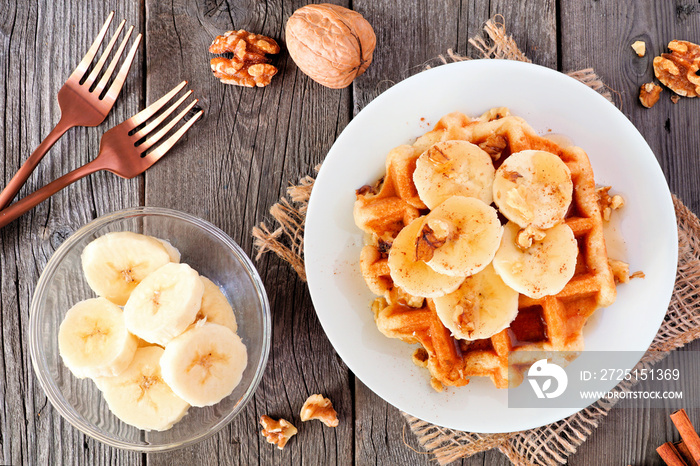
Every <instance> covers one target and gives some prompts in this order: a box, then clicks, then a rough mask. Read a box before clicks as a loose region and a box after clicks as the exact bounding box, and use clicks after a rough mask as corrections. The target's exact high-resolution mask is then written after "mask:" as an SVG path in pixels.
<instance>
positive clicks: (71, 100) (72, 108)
mask: <svg viewBox="0 0 700 466" xmlns="http://www.w3.org/2000/svg"><path fill="white" fill-rule="evenodd" d="M113 17H114V12H113V11H112V12H111V13H110V14H109V16H108V17H107V21H105V23H104V25H103V26H102V29H101V30H100V33H99V34H98V35H97V38H95V41H94V42H93V43H92V45H91V46H90V49H89V50H88V51H87V53H86V54H85V56H84V57H83V59H82V60H81V62H80V63H79V64H78V67H77V68H76V69H75V70H74V71H73V73H72V74H71V75H70V77H69V78H68V80H67V81H66V82H65V84H64V85H63V87H61V89H60V90H59V91H58V104H59V106H60V107H61V119H60V120H59V121H58V123H57V124H56V127H55V128H54V129H53V130H51V132H50V133H49V134H48V136H46V138H45V139H44V140H43V141H42V142H41V144H39V147H37V148H36V150H35V151H34V152H33V153H32V155H30V156H29V158H28V159H27V161H26V162H24V164H23V165H22V166H21V167H20V169H19V170H18V171H17V173H15V175H14V176H13V177H12V179H11V180H10V182H9V183H8V184H7V186H5V189H3V190H2V192H1V193H0V209H2V208H4V207H6V206H7V205H8V204H9V203H10V202H11V201H12V199H14V197H15V196H16V195H17V193H18V192H19V190H20V189H21V188H22V185H24V183H25V182H26V181H27V179H28V178H29V175H31V173H32V171H34V168H36V166H37V164H38V163H39V161H40V160H41V159H42V158H43V157H44V154H46V153H47V152H48V151H49V149H50V148H51V146H53V145H54V144H55V143H56V141H58V139H59V138H60V137H61V136H62V135H63V133H65V132H66V131H68V130H69V129H70V128H73V127H74V126H97V125H99V124H100V123H102V122H103V121H104V119H105V118H106V117H107V114H108V113H109V111H110V110H112V107H113V106H114V101H115V100H117V96H118V95H119V92H120V91H121V89H122V87H123V85H124V81H125V79H126V75H127V74H128V73H129V69H130V68H131V64H132V63H133V61H134V56H135V55H136V49H137V48H138V46H139V44H140V42H141V34H139V35H138V36H136V40H135V41H134V44H133V45H132V46H131V49H130V50H129V53H128V54H127V56H126V58H125V59H124V63H123V64H122V66H121V68H120V69H119V72H118V73H117V75H116V76H115V78H114V81H113V82H112V85H111V86H109V89H108V90H107V93H106V94H105V95H104V97H101V94H102V93H103V91H104V90H105V87H106V86H107V83H108V82H109V80H110V78H111V77H112V73H113V72H114V69H115V68H116V67H117V63H118V61H119V58H120V57H121V56H122V53H123V52H124V49H125V48H126V44H127V42H128V40H129V37H131V33H132V31H133V30H134V27H133V26H131V27H129V29H128V30H127V32H126V37H124V39H123V40H122V42H121V44H119V47H118V48H117V51H116V52H115V54H114V58H112V61H111V62H110V63H109V66H107V69H106V70H105V72H104V74H103V75H102V78H101V79H100V80H99V82H98V83H97V85H96V86H95V88H94V89H91V87H93V85H94V83H95V80H96V79H97V76H98V75H99V73H100V71H102V67H103V66H104V64H105V63H106V62H107V57H108V56H109V53H110V52H111V51H112V49H113V48H114V44H116V42H117V39H118V38H119V35H120V34H121V32H122V29H123V28H124V24H125V22H126V21H125V20H123V21H122V22H121V23H120V24H119V26H118V27H117V31H116V32H115V33H114V35H113V36H112V38H111V39H110V41H109V43H108V44H107V47H106V48H105V50H104V52H102V55H101V56H100V58H99V59H98V60H97V63H96V64H95V66H94V68H93V69H92V71H91V72H90V74H89V75H88V76H87V78H86V79H85V81H83V82H82V83H81V81H82V80H83V78H85V75H86V73H87V70H88V68H89V67H90V63H92V60H93V59H94V58H95V55H96V54H97V49H99V48H100V44H101V43H102V41H103V39H104V37H105V34H106V33H107V28H108V27H109V25H110V23H111V22H112V18H113Z"/></svg>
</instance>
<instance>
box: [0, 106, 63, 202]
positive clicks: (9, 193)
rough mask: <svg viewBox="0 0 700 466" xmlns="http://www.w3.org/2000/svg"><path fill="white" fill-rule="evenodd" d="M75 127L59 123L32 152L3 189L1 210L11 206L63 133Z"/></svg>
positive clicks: (61, 121)
mask: <svg viewBox="0 0 700 466" xmlns="http://www.w3.org/2000/svg"><path fill="white" fill-rule="evenodd" d="M73 126H75V125H72V124H69V123H65V122H64V120H63V118H61V119H60V120H59V121H58V123H57V124H56V126H55V127H54V129H52V130H51V132H50V133H49V134H48V136H46V137H45V138H44V140H43V141H41V144H39V147H37V148H36V150H35V151H34V152H32V155H30V156H29V158H28V159H27V160H26V161H25V162H24V164H22V166H21V167H20V169H19V170H17V173H15V175H14V176H13V177H12V179H11V180H10V182H9V183H7V186H5V189H3V190H2V192H1V193H0V209H4V208H5V207H7V206H8V205H9V204H10V202H12V199H14V198H15V196H16V195H17V193H18V192H19V190H20V189H21V188H22V186H24V183H26V182H27V179H28V178H29V175H31V174H32V172H33V171H34V169H35V168H36V166H37V165H38V164H39V161H40V160H41V159H42V158H43V157H44V155H45V154H46V153H47V152H48V151H49V149H51V146H53V145H54V144H55V143H56V141H58V139H59V138H60V137H61V136H63V133H65V132H66V131H68V130H69V129H70V128H72V127H73Z"/></svg>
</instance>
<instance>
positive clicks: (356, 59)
mask: <svg viewBox="0 0 700 466" xmlns="http://www.w3.org/2000/svg"><path fill="white" fill-rule="evenodd" d="M285 36H286V37H285V38H286V42H287V49H288V50H289V55H291V57H292V59H293V60H294V62H295V63H296V64H297V66H298V67H299V69H300V70H301V71H303V72H304V73H305V74H307V75H308V76H309V77H310V78H311V79H313V80H314V81H316V82H318V83H319V84H322V85H324V86H326V87H330V88H331V89H342V88H344V87H347V86H349V85H350V83H351V82H352V81H353V80H354V79H355V78H356V77H358V76H359V75H361V74H362V73H364V72H365V70H366V69H367V67H368V66H369V65H370V63H372V53H373V52H374V47H375V45H376V43H377V38H376V36H375V35H374V30H373V29H372V26H371V25H370V24H369V23H368V22H367V20H366V19H365V18H363V17H362V15H361V14H359V13H357V12H356V11H352V10H349V9H347V8H344V7H342V6H338V5H332V4H329V3H322V4H318V5H306V6H304V7H301V8H299V9H298V10H296V11H295V12H294V13H293V14H292V16H291V17H290V18H289V20H288V21H287V26H286V28H285Z"/></svg>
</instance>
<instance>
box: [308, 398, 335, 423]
mask: <svg viewBox="0 0 700 466" xmlns="http://www.w3.org/2000/svg"><path fill="white" fill-rule="evenodd" d="M299 415H300V416H301V420H302V421H310V420H312V419H318V420H319V421H321V422H323V423H324V424H325V425H327V426H328V427H337V426H338V413H336V412H335V409H333V403H331V400H329V399H328V398H324V397H323V395H318V394H316V395H311V396H310V397H308V398H307V399H306V402H304V406H302V407H301V413H299Z"/></svg>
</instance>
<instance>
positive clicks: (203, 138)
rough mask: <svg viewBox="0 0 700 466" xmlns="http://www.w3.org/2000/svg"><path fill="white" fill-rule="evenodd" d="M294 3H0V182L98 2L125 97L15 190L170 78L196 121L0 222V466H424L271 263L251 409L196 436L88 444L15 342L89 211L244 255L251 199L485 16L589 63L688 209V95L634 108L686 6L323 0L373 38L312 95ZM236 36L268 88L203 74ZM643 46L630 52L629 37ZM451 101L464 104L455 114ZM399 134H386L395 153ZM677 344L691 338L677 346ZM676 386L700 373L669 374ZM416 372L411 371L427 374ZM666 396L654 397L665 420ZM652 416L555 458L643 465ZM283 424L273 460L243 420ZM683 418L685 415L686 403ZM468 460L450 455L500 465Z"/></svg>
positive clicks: (86, 38) (65, 163) (691, 6)
mask: <svg viewBox="0 0 700 466" xmlns="http://www.w3.org/2000/svg"><path fill="white" fill-rule="evenodd" d="M306 3H307V2H305V1H302V0H293V1H285V0H267V1H262V0H172V1H171V2H160V1H157V0H145V1H143V2H141V1H138V0H110V1H107V2H90V3H84V2H75V1H73V2H71V1H68V0H57V1H55V2H42V3H40V4H38V5H34V4H27V3H26V2H21V1H17V0H0V82H2V83H3V84H2V85H0V109H2V112H1V113H0V137H1V138H2V143H1V144H0V167H1V171H0V176H1V177H2V178H3V183H6V182H7V181H8V180H9V179H10V178H11V176H12V174H13V173H14V171H15V170H16V169H17V168H18V167H19V165H20V164H21V162H22V161H23V160H24V159H25V158H26V157H27V156H28V154H29V153H31V151H32V150H33V149H34V148H35V147H36V146H37V145H38V144H39V142H40V141H41V139H42V138H43V137H44V136H45V135H46V134H47V133H48V132H49V131H50V129H51V128H52V127H53V125H54V124H55V122H56V121H58V117H59V114H60V113H59V108H58V105H57V102H56V98H55V95H56V92H57V91H58V89H59V88H60V86H61V84H62V82H63V81H64V80H65V78H66V77H67V76H68V74H69V73H70V71H72V69H73V68H74V67H75V66H76V64H77V63H78V61H79V59H80V58H81V57H82V55H83V54H84V53H85V51H86V50H87V48H88V46H89V44H90V42H91V41H92V39H93V38H94V36H95V35H96V33H97V31H98V29H99V27H100V25H101V24H102V22H103V20H104V18H105V17H106V16H107V14H108V12H109V11H110V10H111V9H115V10H116V17H117V18H126V19H127V21H128V23H130V24H134V25H136V27H137V29H138V30H139V31H141V32H145V35H146V41H145V44H144V46H142V53H141V54H139V56H138V58H137V60H136V63H135V64H134V67H133V69H132V72H131V74H130V76H129V79H128V80H127V83H126V86H125V88H124V91H123V94H122V96H121V97H120V99H119V100H118V102H117V105H116V106H115V109H114V110H113V111H112V113H111V114H110V115H109V117H108V119H107V121H106V122H105V123H104V124H103V125H101V126H100V127H98V128H91V129H85V128H76V129H73V130H71V131H70V132H69V133H68V134H67V135H65V136H64V138H62V139H61V141H60V142H59V143H58V144H57V145H56V146H55V147H54V148H53V149H52V150H51V151H50V152H49V154H48V155H47V156H46V158H45V160H44V161H42V163H41V165H40V166H39V168H38V170H37V171H36V173H35V174H34V175H33V176H32V177H31V178H30V180H29V183H28V184H27V185H26V186H25V188H24V189H23V191H22V192H21V194H26V193H29V192H31V191H32V190H34V189H36V188H37V187H39V186H41V185H43V184H45V183H46V182H48V181H50V180H52V179H54V178H56V177H57V176H59V175H61V174H63V173H65V172H67V171H68V170H71V169H73V168H76V167H77V166H79V165H81V164H83V163H85V162H86V161H88V160H90V159H91V158H92V157H93V156H94V155H96V153H97V151H98V147H99V138H100V136H101V134H102V132H103V131H104V130H106V129H107V128H109V127H111V126H113V125H115V124H117V123H119V122H121V121H122V120H123V119H125V118H127V117H128V116H131V115H132V114H133V113H135V112H136V111H137V110H138V109H140V108H142V107H143V106H144V105H145V104H146V103H147V102H149V103H150V102H152V101H154V100H155V99H157V98H158V97H160V96H161V95H162V94H163V93H165V92H166V91H167V90H169V89H171V88H172V87H173V86H174V85H175V84H177V83H178V82H180V81H181V80H183V79H186V80H188V81H189V87H190V88H192V89H193V90H194V94H195V96H196V97H198V98H199V99H200V102H199V104H198V106H199V107H201V108H203V109H204V110H205V116H204V118H202V119H201V120H200V121H199V122H198V123H197V124H196V125H195V127H194V128H193V129H192V130H191V131H190V132H189V133H188V134H187V136H186V137H185V138H183V140H182V141H181V142H180V143H179V144H178V145H177V146H176V147H175V148H174V149H173V150H172V151H171V152H170V153H169V154H168V155H167V156H166V157H165V158H164V159H163V160H161V161H160V162H158V163H157V164H156V165H155V166H154V167H152V168H151V169H150V170H149V171H148V172H147V174H146V175H145V176H144V177H141V178H137V179H134V180H128V181H127V180H122V179H120V178H117V177H115V176H114V175H112V174H109V173H100V174H96V175H93V176H91V177H89V178H87V179H85V180H82V181H80V182H78V183H76V184H75V185H73V186H71V187H69V188H67V189H66V190H64V191H63V192H61V193H59V194H57V195H56V196H54V197H53V198H52V199H51V200H50V201H47V202H45V203H44V204H42V205H40V206H38V207H37V208H36V209H34V210H33V211H32V212H30V213H29V214H27V215H26V216H24V217H23V218H21V219H19V220H18V221H16V222H14V223H12V224H11V225H9V226H8V227H6V228H4V229H2V230H0V277H1V279H2V281H1V282H0V348H1V350H0V351H1V354H2V356H1V357H0V400H2V408H3V409H0V464H4V463H6V464H13V465H25V464H27V465H34V464H61V463H63V464H81V465H82V464H90V465H93V464H95V465H103V464H146V463H148V464H153V465H161V464H162V465H170V464H175V465H179V464H202V465H214V464H265V465H267V464H324V465H325V464H338V465H349V464H360V465H365V464H386V465H393V464H411V465H421V464H426V465H427V464H432V463H431V457H430V456H429V455H426V454H425V452H423V451H422V448H421V447H420V446H419V445H418V444H417V441H416V439H415V437H414V436H413V434H412V433H410V431H409V429H408V427H407V424H406V422H405V419H404V418H403V416H402V415H401V413H400V412H399V411H398V410H397V409H396V408H394V407H392V406H390V405H388V404H387V403H386V402H384V401H383V400H381V399H380V398H379V397H377V395H375V394H374V393H373V392H371V391H370V390H369V389H368V388H367V387H366V386H364V385H363V384H362V383H361V382H360V381H359V380H356V379H355V377H354V375H353V374H352V373H351V372H350V371H349V370H348V369H347V367H346V366H345V365H344V364H343V362H342V361H341V360H340V359H339V358H338V357H337V355H336V354H335V352H334V351H333V348H332V346H331V344H330V343H329V341H328V339H327V338H326V336H325V334H324V332H323V330H322V328H321V326H320V324H319V322H318V319H317V318H316V315H315V312H314V310H313V306H312V303H311V299H310V297H309V294H308V291H307V287H306V285H305V284H304V283H302V282H301V281H300V280H299V279H298V278H297V277H296V275H295V274H294V272H293V271H292V270H291V269H290V268H289V267H288V266H287V265H286V264H285V263H284V262H282V261H281V260H279V259H278V258H277V257H275V256H273V255H270V254H268V255H266V256H263V257H262V258H261V259H260V260H259V261H257V262H256V266H257V267H258V270H259V272H260V275H261V277H262V279H263V281H264V283H265V286H266V288H267V291H268V295H269V298H270V304H271V308H272V317H273V338H272V349H271V353H270V359H269V362H268V366H267V369H266V371H265V375H264V377H263V380H262V382H261V384H260V387H259V389H258V391H257V393H256V395H255V397H254V399H253V401H252V402H251V403H250V404H249V405H248V406H247V407H246V409H245V410H244V411H243V413H242V414H241V415H240V416H239V417H238V418H236V419H235V420H234V421H233V422H232V423H231V424H230V425H229V426H227V427H226V428H224V429H223V430H222V431H221V432H220V433H219V434H217V435H215V436H213V437H212V438H210V439H209V440H207V441H205V442H203V443H201V444H199V445H196V446H194V447H190V448H186V449H183V450H177V451H174V452H169V453H163V454H149V455H142V454H138V453H130V452H125V451H123V450H117V449H112V448H109V447H106V446H104V445H103V444H101V443H99V442H97V441H94V440H92V439H90V438H89V437H86V436H85V435H83V434H82V433H80V432H79V431H78V430H77V429H75V428H73V427H72V426H70V425H69V424H68V423H67V422H66V421H65V420H63V419H62V418H61V417H60V416H59V415H58V414H57V413H56V411H55V410H54V409H53V408H52V407H51V405H50V403H48V402H47V398H46V396H45V395H44V393H43V391H42V389H41V388H40V387H39V386H38V382H37V379H36V377H35V376H34V374H33V370H32V368H31V361H30V357H29V353H28V346H27V330H28V321H29V307H30V304H31V298H32V294H33V290H34V287H35V285H36V282H37V280H38V277H39V275H40V273H41V270H42V269H43V268H44V266H45V264H46V262H47V261H48V259H49V258H50V256H51V255H52V253H53V252H54V251H55V249H56V248H57V247H58V246H59V245H60V244H61V243H62V242H63V241H64V240H65V239H66V238H67V237H68V236H70V234H72V233H73V232H74V231H75V230H76V229H77V228H79V227H80V226H82V225H84V224H85V223H87V222H88V221H90V220H91V219H93V218H95V217H97V216H99V215H102V214H105V213H108V212H111V211H114V210H118V209H121V208H124V207H129V206H134V205H140V204H146V205H152V206H162V207H169V208H173V209H178V210H183V211H186V212H190V213H192V214H194V215H196V216H198V217H201V218H204V219H205V220H208V221H210V222H212V223H214V224H215V225H217V226H218V227H220V228H221V229H223V230H224V231H225V232H226V233H228V234H229V235H230V236H231V237H232V238H234V239H235V240H236V241H237V242H238V243H239V244H240V245H241V246H242V247H243V249H244V250H245V251H246V252H247V253H248V254H249V255H253V254H254V252H255V251H254V250H253V246H252V238H251V235H250V231H251V228H252V227H253V226H254V225H256V224H258V223H259V222H260V221H268V222H269V220H270V216H269V214H268V209H269V207H270V206H271V205H272V204H274V203H275V202H276V201H277V200H278V198H279V197H280V196H281V195H283V194H284V193H285V190H286V188H287V186H289V185H290V184H293V183H296V182H297V180H298V179H299V178H300V177H302V176H304V175H308V174H313V173H314V172H313V167H314V166H315V165H316V164H318V163H319V162H321V161H322V160H323V159H324V157H325V154H326V152H327V151H328V150H329V148H330V147H331V145H332V144H333V142H334V141H335V139H336V137H337V136H338V135H339V134H340V132H341V131H342V130H343V128H345V126H346V125H347V124H348V122H349V121H350V120H351V119H352V117H353V115H355V114H357V113H358V112H359V111H360V110H361V109H362V108H364V107H365V106H366V105H367V104H368V103H369V102H371V101H372V100H373V99H374V98H376V97H377V96H378V95H379V94H381V93H382V92H383V91H385V90H386V89H388V88H390V87H391V86H392V85H394V84H395V83H397V82H399V81H401V80H402V79H405V78H407V77H409V76H411V75H413V74H415V73H417V72H419V71H421V70H422V69H424V68H425V67H426V65H429V66H436V65H438V64H439V63H440V61H439V60H437V59H436V57H437V56H438V55H440V54H444V53H446V52H447V50H448V49H452V50H454V51H455V52H457V53H460V54H467V55H470V54H473V53H474V52H475V51H474V49H473V48H472V47H471V46H469V45H468V42H467V40H468V38H469V37H471V36H473V35H475V34H479V33H480V31H481V28H482V26H483V23H484V21H486V20H487V19H488V18H490V17H492V16H493V15H496V14H501V15H503V17H504V18H505V23H506V28H507V30H508V32H509V33H511V34H513V35H514V38H515V40H516V42H517V43H518V45H519V47H520V48H521V49H523V50H524V51H525V53H526V54H527V55H528V56H529V57H530V58H531V59H532V60H533V62H534V63H538V64H541V65H545V66H549V67H552V68H559V69H560V70H563V71H571V70H575V69H580V68H584V67H589V66H592V67H594V68H595V69H596V71H597V72H598V73H599V74H600V75H601V76H602V78H603V80H604V81H605V82H606V84H608V85H609V86H610V87H611V88H612V89H614V90H615V91H617V94H616V95H617V96H618V99H619V102H620V104H621V107H622V111H623V112H624V113H625V114H626V115H627V116H628V117H629V118H630V120H631V121H632V122H633V123H634V124H635V125H636V126H637V128H639V130H640V132H641V133H642V134H643V136H644V137H645V138H646V139H647V141H648V142H649V144H650V146H651V148H652V150H653V151H654V153H655V154H656V156H657V158H658V159H659V162H660V164H661V167H662V169H663V170H664V173H665V175H666V177H667V180H668V181H669V184H670V186H671V190H672V191H673V192H674V193H676V194H678V195H679V196H680V197H681V199H683V201H684V202H685V203H686V204H687V205H688V206H689V207H690V208H691V209H692V210H693V211H695V212H699V211H700V191H698V189H697V183H696V180H697V179H698V178H699V175H700V173H699V172H700V164H699V163H698V156H700V154H698V147H700V132H698V131H697V128H698V127H699V126H700V107H699V106H700V99H682V100H681V101H680V102H679V103H678V104H675V105H674V104H672V103H671V102H670V100H669V97H670V93H669V92H668V91H666V92H665V93H664V94H663V95H662V99H661V101H660V102H659V104H657V106H655V107H654V108H653V109H650V110H649V109H643V108H642V107H641V106H640V105H639V104H638V103H637V100H636V99H637V92H638V89H639V86H640V85H641V84H642V83H644V82H647V81H650V80H652V76H653V75H652V72H651V60H652V58H653V56H654V55H655V54H658V53H660V52H662V51H663V50H664V49H665V45H666V44H667V43H668V41H670V40H671V39H687V40H691V41H694V42H700V36H699V35H698V34H699V33H698V31H700V3H698V2H696V1H695V0H670V1H667V2H657V1H654V0H640V1H638V2H604V1H597V0H583V1H579V0H536V1H528V2H517V1H513V0H490V1H489V0H477V1H466V0H461V1H460V0H447V1H445V2H410V1H407V0H401V1H399V2H396V1H389V0H379V1H371V0H356V1H353V2H348V1H336V3H339V4H342V5H345V6H351V7H352V8H353V9H355V10H357V11H359V12H360V13H362V14H363V15H364V16H365V17H366V18H367V19H368V21H369V22H370V23H371V24H372V25H373V27H374V29H375V32H376V34H377V49H376V51H375V54H374V61H373V63H372V65H371V66H370V67H369V69H368V70H367V72H366V73H365V74H364V75H362V76H361V77H360V78H358V79H357V80H356V81H355V82H354V83H353V85H352V86H351V87H349V88H347V89H344V90H331V89H327V88H324V87H322V86H320V85H318V84H317V83H315V82H314V81H312V80H310V79H309V78H308V77H307V76H305V75H304V74H303V73H301V72H300V71H299V70H298V69H297V67H296V65H295V64H294V63H293V62H292V60H291V59H290V58H289V56H288V54H287V53H286V49H285V47H284V32H283V31H284V24H285V21H286V19H287V18H288V17H289V16H290V15H291V14H292V12H293V11H294V10H295V9H296V8H299V7H301V6H303V5H304V4H306ZM233 28H244V29H248V30H251V31H254V32H258V33H262V34H266V35H269V36H271V37H273V38H275V39H277V40H278V41H279V42H280V44H281V46H282V51H281V53H280V54H279V56H278V57H276V58H275V59H274V63H275V64H276V66H278V68H279V70H280V72H279V74H278V75H277V76H276V77H275V78H274V79H273V81H272V84H271V85H270V86H268V87H266V88H262V89H258V88H256V89H247V88H238V87H234V86H226V85H223V84H221V83H219V82H218V81H217V80H216V79H215V78H214V77H213V76H212V74H211V72H210V70H209V59H210V58H211V55H210V54H209V53H208V52H207V48H208V46H209V44H210V43H211V40H212V39H213V37H214V36H216V35H217V34H220V33H222V32H224V31H226V30H229V29H233ZM640 38H641V39H643V40H645V41H646V42H647V50H648V55H647V57H645V58H638V57H636V55H634V52H633V51H632V49H631V48H630V47H629V45H630V44H631V43H632V42H633V41H634V40H636V39H640ZM464 110H465V111H467V112H468V109H464ZM398 143H399V142H397V144H398ZM689 349H694V350H698V349H700V342H695V343H694V344H691V345H690V346H689ZM683 371H684V373H687V374H688V378H689V380H691V381H692V380H693V379H694V378H697V374H699V373H700V367H696V366H695V365H692V364H688V365H687V367H686V366H685V365H684V366H683ZM426 383H427V378H426ZM313 393H323V394H324V395H326V396H328V397H330V398H331V400H333V403H334V406H335V408H336V409H337V410H338V414H339V418H340V421H341V422H340V425H339V426H338V427H337V428H335V429H331V428H327V427H325V426H323V425H321V424H320V423H318V422H307V423H302V422H301V421H300V419H299V414H298V413H299V409H300V408H301V405H302V403H303V402H304V400H305V399H306V397H307V396H308V395H311V394H313ZM677 407H679V406H670V405H669V406H668V407H667V408H668V412H671V411H672V410H673V409H675V408H677ZM668 412H666V408H663V409H656V408H653V409H650V408H649V407H648V406H645V405H643V404H642V405H640V406H636V405H630V406H626V407H623V408H621V409H614V410H612V411H611V412H610V414H609V415H608V416H607V417H606V418H605V419H604V420H603V421H602V422H601V426H600V427H598V428H597V429H596V430H595V431H594V432H593V435H592V436H591V438H590V439H589V440H588V441H587V442H586V443H584V444H583V445H582V446H581V447H580V449H579V452H578V453H576V454H574V455H573V456H572V457H571V458H570V461H569V462H570V464H610V463H619V464H634V465H640V464H654V463H655V462H658V457H657V456H656V453H655V452H654V448H655V447H656V446H658V445H660V444H661V443H663V442H665V441H667V440H676V439H677V438H676V436H674V435H675V434H674V430H673V426H672V424H671V423H670V421H668V419H667V415H668ZM262 414H268V415H271V416H273V417H284V418H286V419H288V420H290V421H291V422H292V423H294V424H295V425H296V426H297V428H298V429H299V434H298V435H297V437H295V438H294V439H292V440H291V441H290V443H289V444H288V446H287V447H286V448H285V449H284V450H282V451H279V450H277V449H276V448H275V447H273V446H272V445H269V444H267V443H266V442H265V441H264V439H263V438H262V437H261V436H260V428H259V425H258V419H259V417H260V415H262ZM689 414H691V417H693V416H695V417H694V419H697V415H698V414H699V413H696V412H693V411H690V410H689ZM507 463H508V460H507V459H506V458H505V457H504V456H503V455H501V454H500V453H498V452H493V451H492V452H486V453H482V454H478V455H475V456H473V457H471V458H468V459H463V460H461V461H458V462H456V463H454V464H462V465H468V464H489V465H496V464H507Z"/></svg>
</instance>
